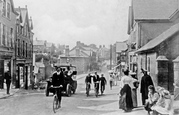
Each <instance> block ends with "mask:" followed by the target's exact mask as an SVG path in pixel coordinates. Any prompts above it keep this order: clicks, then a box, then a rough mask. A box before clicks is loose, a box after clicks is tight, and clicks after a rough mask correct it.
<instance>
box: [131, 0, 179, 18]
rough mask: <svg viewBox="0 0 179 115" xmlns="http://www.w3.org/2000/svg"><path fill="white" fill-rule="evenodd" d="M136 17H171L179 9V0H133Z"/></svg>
mask: <svg viewBox="0 0 179 115" xmlns="http://www.w3.org/2000/svg"><path fill="white" fill-rule="evenodd" d="M132 7H133V12H134V19H135V20H141V19H151V20H157V19H160V20H161V19H169V18H170V16H171V15H172V14H173V13H174V12H175V11H176V10H177V9H178V0H133V1H132Z"/></svg>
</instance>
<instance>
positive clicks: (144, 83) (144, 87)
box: [140, 74, 154, 99]
mask: <svg viewBox="0 0 179 115" xmlns="http://www.w3.org/2000/svg"><path fill="white" fill-rule="evenodd" d="M149 85H154V84H153V81H152V78H151V77H150V75H147V74H146V75H144V76H143V77H142V79H141V88H140V92H141V93H142V95H143V98H144V97H145V99H147V98H148V87H149Z"/></svg>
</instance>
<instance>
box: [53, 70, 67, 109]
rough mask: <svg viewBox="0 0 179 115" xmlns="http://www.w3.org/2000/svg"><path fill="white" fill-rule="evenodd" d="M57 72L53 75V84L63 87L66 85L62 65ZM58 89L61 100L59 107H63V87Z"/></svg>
mask: <svg viewBox="0 0 179 115" xmlns="http://www.w3.org/2000/svg"><path fill="white" fill-rule="evenodd" d="M56 69H57V72H55V73H54V74H53V76H52V85H53V86H59V87H63V85H64V75H63V72H62V71H61V68H60V67H57V68H56ZM56 90H57V96H58V100H59V107H61V99H62V97H61V89H60V88H59V89H56Z"/></svg>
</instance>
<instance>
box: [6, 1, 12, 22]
mask: <svg viewBox="0 0 179 115" xmlns="http://www.w3.org/2000/svg"><path fill="white" fill-rule="evenodd" d="M10 11H11V7H10V3H7V17H8V18H9V19H10Z"/></svg>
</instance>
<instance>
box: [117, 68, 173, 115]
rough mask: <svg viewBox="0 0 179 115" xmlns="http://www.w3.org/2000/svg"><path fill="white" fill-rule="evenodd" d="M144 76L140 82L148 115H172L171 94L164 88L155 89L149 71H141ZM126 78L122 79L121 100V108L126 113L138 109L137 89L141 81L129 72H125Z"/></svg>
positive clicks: (143, 102)
mask: <svg viewBox="0 0 179 115" xmlns="http://www.w3.org/2000/svg"><path fill="white" fill-rule="evenodd" d="M141 71H142V73H143V74H144V75H143V76H142V78H141V82H140V93H141V94H142V104H143V105H144V108H145V110H147V112H148V114H149V115H150V113H151V112H152V113H153V115H158V114H159V113H160V114H169V115H172V114H173V111H172V98H171V95H170V92H169V91H168V90H166V89H165V88H163V87H159V86H158V87H157V88H156V89H155V87H154V84H153V81H152V78H151V76H150V75H148V73H147V71H146V70H144V69H141ZM123 72H124V76H123V77H122V78H121V90H120V99H119V108H120V109H123V110H124V111H126V112H130V111H132V109H133V108H135V107H137V96H136V89H137V88H138V86H139V81H138V80H137V78H136V77H134V76H133V74H130V72H129V70H125V71H123Z"/></svg>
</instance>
